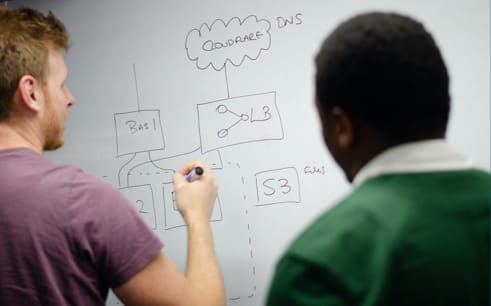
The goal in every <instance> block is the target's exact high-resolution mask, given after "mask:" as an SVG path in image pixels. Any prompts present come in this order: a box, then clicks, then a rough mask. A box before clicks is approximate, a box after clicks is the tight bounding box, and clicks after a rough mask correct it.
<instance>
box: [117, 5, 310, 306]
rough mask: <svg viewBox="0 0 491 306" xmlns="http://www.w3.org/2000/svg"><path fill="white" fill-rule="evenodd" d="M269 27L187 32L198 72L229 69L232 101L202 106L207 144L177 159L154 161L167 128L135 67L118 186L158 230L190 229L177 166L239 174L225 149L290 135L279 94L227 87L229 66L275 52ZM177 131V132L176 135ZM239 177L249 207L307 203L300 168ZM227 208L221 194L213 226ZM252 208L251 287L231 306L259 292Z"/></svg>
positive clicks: (201, 129) (120, 133)
mask: <svg viewBox="0 0 491 306" xmlns="http://www.w3.org/2000/svg"><path fill="white" fill-rule="evenodd" d="M270 30H271V23H270V22H269V21H268V20H265V19H259V18H257V17H256V16H254V15H250V16H248V17H246V18H244V19H243V20H241V19H240V18H238V17H234V18H231V19H230V20H229V21H227V22H225V21H224V20H221V19H217V20H215V21H214V22H212V23H211V25H208V24H207V23H203V24H201V26H200V27H199V28H195V29H192V30H191V31H189V32H188V34H187V36H186V40H185V50H186V54H187V57H188V59H189V60H190V61H192V62H195V64H196V67H197V68H198V69H199V70H204V69H208V68H211V69H214V70H215V71H217V72H219V71H221V70H223V71H224V76H225V77H224V83H225V85H226V89H227V91H226V92H227V96H226V97H224V98H223V99H219V100H214V101H203V102H202V103H197V104H196V119H197V123H198V131H197V133H199V134H198V136H199V141H200V147H199V148H197V149H195V150H192V151H190V152H186V153H182V154H178V155H175V156H168V157H165V158H158V159H155V158H153V156H154V155H153V154H152V152H153V153H157V151H158V152H161V151H165V150H166V149H167V147H166V145H165V143H164V139H165V138H164V134H165V131H166V129H165V128H164V127H165V125H162V122H161V119H160V110H159V109H144V110H142V109H140V101H139V96H138V82H137V77H136V65H135V64H134V65H133V71H134V78H135V85H136V92H137V102H138V109H137V110H136V111H132V112H121V113H116V114H114V124H115V129H116V133H115V134H116V156H117V157H123V156H127V155H130V156H131V157H130V159H129V160H127V161H126V162H125V163H124V164H123V165H122V166H121V168H120V170H119V173H118V179H119V187H120V190H121V191H122V192H123V194H124V195H126V197H127V198H128V199H129V200H130V201H131V202H132V203H134V204H135V207H136V209H137V210H138V212H139V213H140V214H141V215H142V217H143V218H144V219H145V220H146V222H147V223H148V224H149V226H150V227H151V228H153V229H154V230H159V229H164V230H166V231H167V230H172V229H175V228H177V227H182V226H185V224H184V222H183V219H182V217H181V216H180V214H179V212H178V209H177V205H176V202H175V197H174V190H173V185H172V175H173V174H174V173H175V171H176V165H177V166H180V165H182V164H183V163H184V161H189V160H191V159H201V160H206V163H207V164H209V165H211V167H212V169H214V170H223V169H224V165H225V167H227V165H232V164H235V165H237V169H239V168H240V166H239V164H238V163H233V162H231V161H227V162H226V163H223V162H222V160H221V154H220V150H222V149H224V148H227V147H231V146H237V145H245V144H247V143H251V142H259V141H280V140H282V139H283V138H284V131H283V124H282V120H281V116H280V111H279V108H278V105H277V101H276V92H275V91H268V92H260V93H248V94H241V95H235V96H234V95H231V94H230V90H229V84H228V76H227V66H229V65H231V66H233V67H238V66H240V65H242V64H244V63H245V62H246V60H250V61H256V60H258V58H259V56H260V55H261V54H262V52H263V51H267V50H269V49H270V46H271V34H270ZM167 128H170V127H167ZM178 128H179V127H172V130H175V129H178ZM236 173H237V172H236ZM240 176H241V181H242V184H243V186H242V188H244V190H245V185H246V184H248V185H250V186H252V187H254V188H255V190H256V194H254V195H253V196H247V195H246V194H244V195H242V196H241V195H238V197H240V198H239V199H238V201H237V202H239V201H241V202H244V203H245V204H248V205H250V207H261V206H268V205H272V204H280V203H300V202H301V197H300V183H299V176H298V172H297V170H296V168H295V167H281V166H280V167H279V168H278V169H274V170H264V169H259V171H256V172H255V174H253V175H250V176H249V177H244V176H243V174H242V173H240ZM251 201H252V203H251ZM246 202H247V203H246ZM223 205H227V203H221V201H220V199H219V197H217V200H216V202H215V206H214V209H213V212H212V216H211V218H210V221H211V222H218V221H223V218H224V216H223V213H222V206H223ZM249 211H250V208H249V207H245V208H244V209H241V214H242V217H241V218H242V219H244V220H246V224H247V233H248V235H249V237H248V241H247V242H245V241H243V243H247V245H248V248H249V251H248V253H249V254H244V256H246V257H247V259H246V260H245V262H248V263H250V264H251V266H250V267H248V268H247V269H246V271H249V272H247V273H249V275H248V279H250V280H251V283H250V286H249V287H248V288H244V292H242V293H240V292H239V293H237V292H234V293H232V294H231V295H230V296H229V297H228V299H229V301H239V300H241V299H244V298H245V299H251V298H253V297H254V296H255V293H256V285H255V283H254V276H255V269H256V268H255V264H254V256H253V254H254V252H253V245H252V241H253V239H252V237H251V233H252V231H251V222H250V221H249V218H250V216H249ZM244 228H245V227H244ZM238 243H240V241H238ZM225 270H228V269H225ZM234 277H235V278H236V277H237V275H234ZM225 281H227V279H225Z"/></svg>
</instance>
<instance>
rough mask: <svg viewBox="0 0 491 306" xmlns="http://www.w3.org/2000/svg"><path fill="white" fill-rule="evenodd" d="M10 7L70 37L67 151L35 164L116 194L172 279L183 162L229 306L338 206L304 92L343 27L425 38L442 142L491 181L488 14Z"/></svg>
mask: <svg viewBox="0 0 491 306" xmlns="http://www.w3.org/2000/svg"><path fill="white" fill-rule="evenodd" d="M13 3H15V5H22V4H25V5H29V6H33V7H37V8H39V9H41V10H44V11H47V10H48V9H51V10H52V11H53V12H54V13H55V14H56V15H57V16H59V17H60V18H61V19H62V20H63V21H64V22H65V24H66V26H67V28H68V29H69V31H70V33H71V37H72V48H71V49H70V51H69V53H68V54H67V56H66V63H67V66H68V68H69V71H70V73H69V80H68V85H69V87H70V88H71V90H72V92H73V94H74V96H75V99H76V103H75V105H74V106H73V108H72V112H71V113H72V114H71V116H70V117H69V119H68V121H67V123H66V144H65V146H64V147H63V148H62V149H60V150H58V151H56V152H53V153H48V154H47V157H48V158H50V159H52V160H54V161H56V162H58V163H71V164H75V165H77V166H79V167H81V168H82V169H84V170H85V171H86V172H88V173H91V174H93V175H95V176H97V177H100V178H102V179H103V180H105V181H107V182H109V183H111V184H112V185H114V186H115V187H116V188H118V189H120V190H121V192H123V193H124V194H125V195H126V196H127V197H128V198H129V199H130V201H132V202H133V203H134V204H135V207H136V209H138V210H139V211H140V213H141V215H142V217H143V218H144V219H145V220H146V222H147V223H148V224H149V226H150V227H151V228H152V229H153V230H154V231H155V232H156V233H157V235H158V236H159V237H160V238H161V239H162V240H163V241H164V243H165V248H164V251H165V253H166V254H168V255H169V256H170V257H171V258H172V259H173V260H174V261H175V262H176V263H177V265H178V266H179V267H180V268H181V269H183V268H184V265H185V254H186V235H185V228H184V226H183V222H182V219H181V218H180V216H179V214H178V212H177V211H176V209H175V205H174V203H173V193H172V185H171V178H172V173H173V172H174V171H175V170H176V169H178V168H180V167H181V165H182V164H183V163H184V162H187V161H189V160H192V159H201V160H203V161H205V162H206V163H207V164H209V165H211V166H212V168H213V169H214V173H215V176H216V178H217V180H218V183H219V186H220V187H219V193H218V199H217V202H216V204H215V208H214V211H213V214H212V217H211V224H212V230H213V233H214V238H215V245H216V249H217V253H218V257H219V260H220V263H221V266H222V270H223V273H224V278H225V286H226V291H227V303H228V305H241V306H242V305H244V306H245V305H261V304H263V303H264V300H265V297H266V295H267V290H268V287H269V282H270V280H271V277H272V273H273V271H274V265H275V263H276V261H277V260H278V258H279V256H280V255H281V253H282V252H283V251H284V250H285V248H286V247H287V246H288V244H289V243H290V242H291V240H292V239H293V238H294V237H295V236H296V235H297V234H298V233H299V231H301V229H302V228H304V227H305V226H307V225H308V224H309V222H311V220H312V219H313V218H314V217H315V216H316V215H318V214H319V213H320V212H322V211H324V210H326V209H329V208H330V207H332V206H333V205H334V204H335V203H336V201H338V200H339V199H340V198H341V197H343V196H344V195H345V194H346V193H347V192H349V190H350V186H349V185H348V184H347V183H346V181H345V179H344V175H343V174H342V173H341V171H340V170H339V169H338V167H337V166H336V165H335V163H334V162H333V161H332V160H331V159H330V157H329V156H328V153H327V150H326V149H325V148H324V145H323V143H322V138H321V132H320V126H319V123H318V120H317V115H316V113H315V108H314V103H313V85H312V84H313V82H312V81H313V73H314V71H313V56H314V54H315V53H316V51H317V48H318V47H319V45H320V43H321V41H322V39H323V38H324V37H325V35H326V34H327V33H328V32H329V31H331V30H333V28H334V27H335V26H336V25H337V24H338V23H339V22H340V21H342V20H344V19H345V18H347V17H349V16H351V15H353V14H355V13H360V12H364V11H367V10H376V9H382V10H390V11H396V12H402V13H405V14H409V15H411V16H413V17H416V18H417V19H419V20H421V21H422V22H423V23H424V24H425V25H426V27H427V28H428V29H429V30H430V31H431V32H432V33H433V34H434V37H435V39H436V41H437V43H438V44H439V46H440V47H441V50H442V53H443V56H444V58H445V60H446V63H447V66H448V69H449V73H450V78H451V97H452V113H451V117H450V123H449V130H448V139H449V140H450V141H451V142H452V143H454V144H455V145H457V146H459V147H460V148H462V149H463V151H464V152H465V153H467V154H468V155H469V156H470V157H471V158H472V159H473V160H474V161H475V163H476V165H477V166H478V167H479V168H483V169H489V148H490V143H489V139H490V135H489V130H490V127H489V114H490V109H489V101H490V96H489V84H490V76H489V67H490V62H489V55H490V50H489V46H490V33H489V29H490V24H489V11H490V7H489V1H487V0H468V1H457V0H439V1H426V0H413V1H406V0H400V1H393V0H390V1H389V0H387V1H381V0H373V1H366V0H364V1H361V0H345V1H334V0H331V1H329V0H322V1H321V0H318V1H314V0H312V1H292V0H282V1H277V0H270V1H258V0H249V1H225V0H215V1H212V0H201V1H189V0H180V1H171V0H167V1H158V0H146V1H128V0H104V1H100V0H85V1H75V0H53V1H34V0H32V1H22V0H18V1H15V2H13ZM12 5H13V4H12ZM200 48H201V49H202V50H207V51H208V52H200ZM210 50H213V51H214V52H209V51H210ZM210 54H212V55H210ZM422 111H424V110H422ZM118 303H119V302H118V301H117V299H116V298H115V297H114V296H112V295H111V297H110V298H109V300H108V305H117V304H118Z"/></svg>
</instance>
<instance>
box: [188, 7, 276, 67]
mask: <svg viewBox="0 0 491 306" xmlns="http://www.w3.org/2000/svg"><path fill="white" fill-rule="evenodd" d="M270 29H271V24H270V23H269V21H267V20H265V19H258V18H257V17H256V16H254V15H250V16H248V17H246V18H245V19H244V21H241V20H240V19H239V18H238V17H234V18H232V19H230V20H229V21H228V22H227V23H225V21H223V20H221V19H217V20H215V21H214V22H213V23H212V24H211V26H209V25H208V24H206V23H203V24H202V25H201V26H200V28H199V29H192V30H191V31H189V33H188V35H187V36H186V52H187V56H188V58H189V59H190V60H191V61H195V62H196V66H197V67H198V69H201V70H204V69H206V68H208V67H209V66H212V67H213V69H215V70H216V71H219V70H222V69H223V68H225V65H226V64H227V62H228V63H230V64H232V65H234V66H240V65H241V64H242V63H243V62H244V60H245V59H246V58H249V59H250V60H256V59H257V58H258V57H259V55H260V54H261V51H262V50H268V49H269V47H270V45H271V35H270V33H269V30H270Z"/></svg>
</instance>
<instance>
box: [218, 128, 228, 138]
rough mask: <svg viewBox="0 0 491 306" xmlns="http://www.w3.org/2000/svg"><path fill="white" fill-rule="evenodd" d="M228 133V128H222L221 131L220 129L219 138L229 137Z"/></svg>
mask: <svg viewBox="0 0 491 306" xmlns="http://www.w3.org/2000/svg"><path fill="white" fill-rule="evenodd" d="M227 135H228V129H221V130H220V131H218V133H217V136H218V137H219V138H223V137H227Z"/></svg>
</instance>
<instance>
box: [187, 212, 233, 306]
mask: <svg viewBox="0 0 491 306" xmlns="http://www.w3.org/2000/svg"><path fill="white" fill-rule="evenodd" d="M187 228H188V257H187V265H186V278H187V279H188V280H189V282H190V283H191V285H192V286H193V287H195V288H197V289H198V290H199V291H201V292H202V293H203V297H206V300H207V302H209V303H210V305H217V306H220V305H225V289H224V286H223V279H222V274H221V271H220V266H219V264H218V260H217V257H216V253H215V251H214V247H213V238H212V234H211V228H210V224H209V222H208V220H204V221H201V220H200V221H199V222H190V223H189V225H188V227H187ZM203 302H204V301H203ZM203 305H205V303H203Z"/></svg>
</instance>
